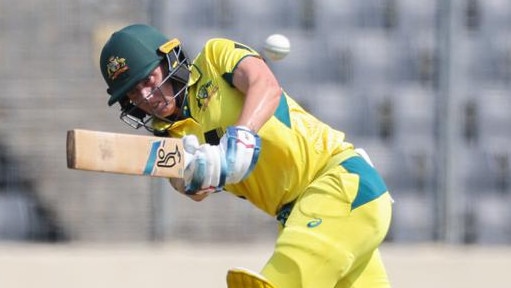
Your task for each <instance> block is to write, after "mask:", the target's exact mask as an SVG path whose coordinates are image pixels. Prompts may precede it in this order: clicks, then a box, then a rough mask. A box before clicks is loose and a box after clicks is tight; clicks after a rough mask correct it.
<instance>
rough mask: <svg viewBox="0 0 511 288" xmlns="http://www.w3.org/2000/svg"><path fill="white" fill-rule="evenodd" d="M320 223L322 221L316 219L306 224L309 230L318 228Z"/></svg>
mask: <svg viewBox="0 0 511 288" xmlns="http://www.w3.org/2000/svg"><path fill="white" fill-rule="evenodd" d="M322 222H323V220H322V219H321V218H316V219H314V220H311V221H309V223H307V227H309V228H314V227H318V226H319V225H321V223H322Z"/></svg>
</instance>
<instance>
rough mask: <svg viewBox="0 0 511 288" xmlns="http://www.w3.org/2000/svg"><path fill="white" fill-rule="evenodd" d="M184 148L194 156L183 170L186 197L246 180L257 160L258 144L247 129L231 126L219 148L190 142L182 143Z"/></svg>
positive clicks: (189, 140) (259, 143)
mask: <svg viewBox="0 0 511 288" xmlns="http://www.w3.org/2000/svg"><path fill="white" fill-rule="evenodd" d="M184 146H185V151H186V152H187V153H189V154H192V155H193V156H192V157H191V158H190V162H189V163H188V165H186V168H185V173H184V174H185V177H184V178H185V185H186V191H185V193H187V194H195V193H196V192H197V191H200V190H204V189H215V190H217V191H219V190H221V189H222V187H223V186H224V185H225V184H232V183H237V182H239V181H241V180H243V179H244V178H245V177H247V176H248V175H249V174H250V172H251V171H252V170H253V168H254V166H255V164H256V162H257V159H258V158H259V151H260V149H261V140H260V138H259V136H258V135H257V134H255V133H253V132H252V131H250V130H249V129H248V128H246V127H242V126H230V127H228V128H227V131H226V133H225V135H224V136H223V137H222V138H221V139H220V144H219V145H210V144H203V145H200V146H199V147H197V145H195V143H193V141H192V140H191V139H188V140H187V139H184ZM187 156H188V155H187ZM187 161H188V160H186V159H185V162H187Z"/></svg>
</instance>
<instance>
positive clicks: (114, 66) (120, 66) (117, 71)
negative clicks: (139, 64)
mask: <svg viewBox="0 0 511 288" xmlns="http://www.w3.org/2000/svg"><path fill="white" fill-rule="evenodd" d="M128 69H129V67H128V65H126V59H124V58H119V57H118V56H115V57H114V56H110V58H108V63H107V64H106V71H107V73H108V78H110V80H115V79H117V77H119V75H121V74H122V73H123V72H126V71H128Z"/></svg>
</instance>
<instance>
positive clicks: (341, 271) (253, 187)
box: [100, 24, 392, 288]
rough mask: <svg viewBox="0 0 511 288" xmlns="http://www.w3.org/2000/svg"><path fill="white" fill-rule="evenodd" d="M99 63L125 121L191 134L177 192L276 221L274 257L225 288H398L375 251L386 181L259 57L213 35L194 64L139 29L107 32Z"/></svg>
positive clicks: (384, 213) (233, 275)
mask: <svg viewBox="0 0 511 288" xmlns="http://www.w3.org/2000/svg"><path fill="white" fill-rule="evenodd" d="M100 67H101V72H102V75H103V77H104V80H105V81H106V84H107V86H108V89H107V92H108V94H109V96H110V98H109V100H108V105H110V106H111V105H114V104H117V103H118V104H119V105H120V107H121V112H120V118H121V119H122V120H123V121H125V122H126V123H128V124H129V125H131V126H132V127H134V128H139V127H145V128H146V129H147V130H149V131H151V132H152V133H154V134H155V135H160V136H168V137H183V141H184V146H185V150H186V157H185V158H186V159H185V160H186V161H185V162H186V168H185V173H184V174H185V177H184V178H185V181H184V185H181V186H178V185H176V184H173V185H174V186H175V188H176V189H177V190H178V191H180V192H182V193H184V194H186V195H188V196H190V197H191V198H192V199H194V200H196V201H200V200H203V199H204V198H206V197H207V196H208V195H210V194H211V193H212V192H217V191H227V192H229V193H232V194H234V195H235V196H238V197H240V198H243V199H246V201H249V202H250V203H252V204H253V205H255V206H256V207H258V208H259V209H260V210H262V211H263V212H265V213H267V214H269V215H271V216H274V217H275V218H276V221H277V223H278V225H279V226H280V231H279V235H278V238H277V240H276V243H275V250H274V253H273V255H272V256H271V258H270V259H268V262H267V263H266V264H265V266H264V267H262V269H261V271H260V272H259V273H255V272H251V271H248V270H244V269H233V270H231V271H229V274H228V277H227V283H228V287H230V288H241V287H275V288H297V287H306V288H333V287H336V288H344V287H356V288H360V287H372V288H375V287H376V288H383V287H390V284H389V280H388V277H387V274H386V272H385V268H384V265H383V263H382V259H381V257H380V252H379V249H378V247H379V246H380V244H381V243H382V242H383V240H384V238H385V236H386V234H387V231H388V229H389V225H390V221H391V210H392V204H391V203H392V200H391V197H390V195H389V192H388V191H387V187H386V185H385V183H384V180H383V179H382V178H381V177H380V175H379V174H378V172H377V170H376V169H375V168H374V167H373V165H372V164H371V162H370V160H369V159H368V157H367V156H366V154H365V153H359V152H358V150H357V149H355V146H354V145H353V144H352V143H350V142H347V141H346V139H345V134H344V133H343V132H341V131H337V130H334V129H332V128H331V127H330V126H328V125H327V124H325V123H323V122H321V121H319V120H318V119H317V118H315V117H314V116H313V115H311V114H309V113H308V112H307V111H305V110H304V109H303V108H302V107H300V105H299V104H297V103H296V102H295V101H294V100H293V99H292V98H291V97H290V96H289V95H288V94H287V93H286V92H285V91H284V90H283V89H282V88H281V86H280V85H279V82H278V80H277V79H276V77H275V75H274V74H273V73H272V71H271V70H270V68H269V67H268V66H267V64H266V62H265V61H264V59H263V58H262V57H261V56H260V55H259V54H258V52H256V51H255V50H253V49H252V48H250V47H249V46H247V45H244V44H242V43H238V42H236V41H233V40H229V39H221V38H215V39H210V40H209V41H207V42H206V43H205V45H204V47H203V49H202V50H201V52H200V53H199V54H198V55H197V56H196V57H195V58H194V59H193V61H192V60H191V59H190V58H188V57H187V55H186V53H185V51H184V50H183V45H182V44H181V42H180V41H179V40H177V39H169V38H167V37H166V36H165V35H163V34H162V33H161V32H160V31H158V30H157V29H155V28H154V27H151V26H148V25H144V24H133V25H130V26H127V27H124V28H122V29H120V30H118V31H116V32H115V33H113V34H112V35H111V37H110V39H109V40H108V41H107V42H106V44H105V45H104V47H103V49H102V53H101V56H100ZM304 93H307V92H306V91H304ZM307 96H308V97H312V98H314V99H315V101H319V102H321V94H315V95H312V94H309V95H307Z"/></svg>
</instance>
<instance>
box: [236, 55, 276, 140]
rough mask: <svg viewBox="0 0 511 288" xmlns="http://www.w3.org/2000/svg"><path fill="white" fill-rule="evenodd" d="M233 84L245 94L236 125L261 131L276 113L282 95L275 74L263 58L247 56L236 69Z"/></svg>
mask: <svg viewBox="0 0 511 288" xmlns="http://www.w3.org/2000/svg"><path fill="white" fill-rule="evenodd" d="M233 84H234V86H235V87H236V88H237V89H239V90H240V91H241V92H243V94H244V95H245V103H244V105H243V109H242V111H241V114H240V117H239V118H238V121H237V123H236V125H240V126H245V127H248V128H249V129H251V130H252V131H254V132H257V131H259V129H260V128H261V127H262V126H263V125H264V123H266V121H268V119H270V117H271V116H272V115H273V113H275V110H276V109H277V106H278V105H279V101H280V96H281V95H282V89H281V87H280V85H279V83H278V81H277V79H276V78H275V75H274V74H273V72H272V71H271V70H270V68H269V67H268V65H266V63H265V62H264V61H263V60H262V59H261V58H257V57H245V58H243V60H241V61H240V62H239V64H238V66H237V67H236V69H235V70H234V73H233Z"/></svg>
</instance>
